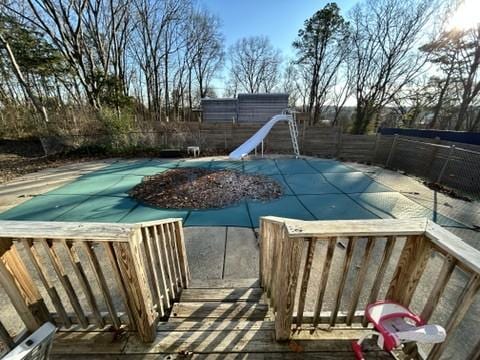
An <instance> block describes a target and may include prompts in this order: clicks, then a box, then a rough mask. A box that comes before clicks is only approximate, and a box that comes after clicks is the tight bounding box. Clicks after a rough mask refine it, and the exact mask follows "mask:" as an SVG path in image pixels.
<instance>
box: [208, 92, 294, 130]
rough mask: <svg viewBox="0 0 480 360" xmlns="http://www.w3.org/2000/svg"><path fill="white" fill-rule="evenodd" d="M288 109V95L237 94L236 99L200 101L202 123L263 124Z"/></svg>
mask: <svg viewBox="0 0 480 360" xmlns="http://www.w3.org/2000/svg"><path fill="white" fill-rule="evenodd" d="M287 107H288V94H239V95H238V97H237V98H236V99H230V98H229V99H225V98H224V99H210V98H205V99H202V100H201V111H202V121H204V122H210V123H212V122H233V123H237V122H238V123H252V122H253V123H265V122H267V121H268V120H270V119H271V117H272V116H273V115H276V114H280V113H281V112H282V111H284V110H285V109H286V108H287Z"/></svg>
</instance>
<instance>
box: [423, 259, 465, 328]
mask: <svg viewBox="0 0 480 360" xmlns="http://www.w3.org/2000/svg"><path fill="white" fill-rule="evenodd" d="M455 265H456V260H455V259H453V258H452V256H450V255H447V256H446V257H445V258H444V260H443V265H442V269H441V270H440V273H439V274H438V277H437V281H436V282H435V285H434V286H433V289H432V291H431V292H430V295H429V296H428V299H427V302H426V303H425V306H424V308H423V311H422V314H421V315H420V317H421V318H422V319H423V320H424V321H425V322H428V320H430V317H431V316H432V314H433V311H434V310H435V308H436V306H437V304H438V302H439V301H440V297H441V296H442V294H443V291H444V290H445V287H446V286H447V283H448V280H450V276H451V275H452V273H453V270H454V269H455Z"/></svg>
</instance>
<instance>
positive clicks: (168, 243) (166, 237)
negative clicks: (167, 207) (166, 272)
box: [161, 224, 179, 297]
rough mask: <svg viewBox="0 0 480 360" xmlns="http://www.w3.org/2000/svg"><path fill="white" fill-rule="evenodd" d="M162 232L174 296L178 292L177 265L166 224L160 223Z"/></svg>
mask: <svg viewBox="0 0 480 360" xmlns="http://www.w3.org/2000/svg"><path fill="white" fill-rule="evenodd" d="M161 226H162V229H163V231H162V233H163V234H164V240H165V249H166V254H167V256H168V261H169V263H170V271H171V273H170V274H171V278H170V282H171V283H172V287H173V289H174V292H172V294H175V295H173V296H174V297H176V296H177V294H178V290H179V289H178V275H177V265H176V264H175V257H174V255H173V249H172V241H171V237H170V229H169V227H168V225H167V224H162V225H161Z"/></svg>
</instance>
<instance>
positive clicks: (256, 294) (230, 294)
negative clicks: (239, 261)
mask: <svg viewBox="0 0 480 360" xmlns="http://www.w3.org/2000/svg"><path fill="white" fill-rule="evenodd" d="M262 295H263V290H262V289H261V288H225V289H184V290H183V291H182V294H181V296H180V302H215V301H217V302H260V300H261V299H262Z"/></svg>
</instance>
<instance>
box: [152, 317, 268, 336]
mask: <svg viewBox="0 0 480 360" xmlns="http://www.w3.org/2000/svg"><path fill="white" fill-rule="evenodd" d="M193 330H195V331H202V332H208V331H220V330H227V331H230V330H270V331H273V330H275V322H274V321H265V320H245V319H240V320H215V319H200V320H198V321H190V320H188V319H175V320H173V321H168V322H159V323H158V325H157V333H158V332H172V331H193Z"/></svg>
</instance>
